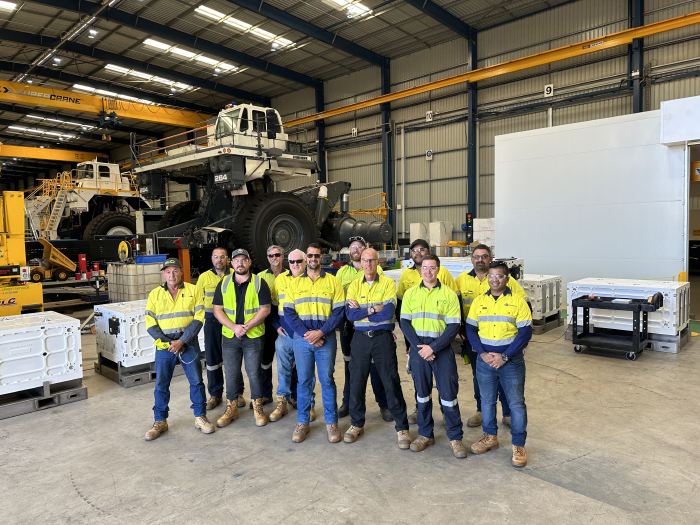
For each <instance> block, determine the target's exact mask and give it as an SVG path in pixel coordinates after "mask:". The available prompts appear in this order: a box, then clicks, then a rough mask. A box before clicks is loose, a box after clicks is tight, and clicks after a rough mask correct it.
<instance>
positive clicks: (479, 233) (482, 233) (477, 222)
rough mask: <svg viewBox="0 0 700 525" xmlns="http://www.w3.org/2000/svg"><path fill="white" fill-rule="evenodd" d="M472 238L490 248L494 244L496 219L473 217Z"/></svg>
mask: <svg viewBox="0 0 700 525" xmlns="http://www.w3.org/2000/svg"><path fill="white" fill-rule="evenodd" d="M473 233H474V240H475V241H478V242H480V243H481V244H485V245H486V246H489V247H490V248H491V249H492V250H493V248H494V246H496V220H495V219H474V223H473Z"/></svg>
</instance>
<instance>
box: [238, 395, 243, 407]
mask: <svg viewBox="0 0 700 525" xmlns="http://www.w3.org/2000/svg"><path fill="white" fill-rule="evenodd" d="M244 406H245V397H243V396H238V408H243V407H244Z"/></svg>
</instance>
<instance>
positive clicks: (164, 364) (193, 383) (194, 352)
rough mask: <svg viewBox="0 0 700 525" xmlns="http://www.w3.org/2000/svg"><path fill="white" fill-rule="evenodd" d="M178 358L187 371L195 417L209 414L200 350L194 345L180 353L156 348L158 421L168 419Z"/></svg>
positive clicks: (155, 406) (156, 414) (155, 409)
mask: <svg viewBox="0 0 700 525" xmlns="http://www.w3.org/2000/svg"><path fill="white" fill-rule="evenodd" d="M178 360H179V361H180V364H181V365H182V369H183V370H184V371H185V376H187V381H189V383H190V401H192V405H191V406H190V408H191V409H192V410H194V417H200V416H205V415H206V414H207V408H206V404H207V398H206V394H205V390H204V381H202V362H201V361H200V360H199V351H198V349H197V348H196V347H194V346H188V347H186V348H185V351H184V352H182V353H181V354H180V355H177V354H173V353H172V352H168V351H167V350H156V358H155V367H156V386H155V390H154V392H153V396H154V397H155V404H154V405H153V417H154V419H155V420H156V421H163V420H164V419H168V411H169V409H168V403H170V381H171V380H172V378H173V372H174V371H175V365H176V364H177V362H178Z"/></svg>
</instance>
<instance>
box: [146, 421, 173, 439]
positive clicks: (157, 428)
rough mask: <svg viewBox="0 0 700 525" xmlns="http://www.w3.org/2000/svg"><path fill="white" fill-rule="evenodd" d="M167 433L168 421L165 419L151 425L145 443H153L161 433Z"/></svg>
mask: <svg viewBox="0 0 700 525" xmlns="http://www.w3.org/2000/svg"><path fill="white" fill-rule="evenodd" d="M167 431H168V420H167V419H164V420H163V421H156V422H155V423H153V426H152V427H151V430H149V431H148V432H146V441H153V440H154V439H158V438H159V437H160V435H161V434H162V433H163V432H167Z"/></svg>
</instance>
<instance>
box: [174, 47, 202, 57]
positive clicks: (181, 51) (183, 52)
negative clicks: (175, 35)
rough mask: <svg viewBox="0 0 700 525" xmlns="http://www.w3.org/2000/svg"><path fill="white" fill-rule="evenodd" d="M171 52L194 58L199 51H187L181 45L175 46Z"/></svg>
mask: <svg viewBox="0 0 700 525" xmlns="http://www.w3.org/2000/svg"><path fill="white" fill-rule="evenodd" d="M170 52H171V53H175V54H176V55H180V56H183V57H185V58H192V57H193V56H195V55H196V54H197V53H193V52H192V51H187V50H186V49H182V48H181V47H174V48H172V49H171V50H170Z"/></svg>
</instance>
